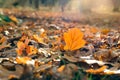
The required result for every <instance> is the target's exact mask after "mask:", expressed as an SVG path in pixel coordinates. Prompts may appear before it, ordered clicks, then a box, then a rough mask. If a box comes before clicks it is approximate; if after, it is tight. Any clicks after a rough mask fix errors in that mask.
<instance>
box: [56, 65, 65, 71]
mask: <svg viewBox="0 0 120 80" xmlns="http://www.w3.org/2000/svg"><path fill="white" fill-rule="evenodd" d="M64 69H65V65H62V66H60V67H59V68H58V69H57V71H58V72H62V71H63V70H64Z"/></svg>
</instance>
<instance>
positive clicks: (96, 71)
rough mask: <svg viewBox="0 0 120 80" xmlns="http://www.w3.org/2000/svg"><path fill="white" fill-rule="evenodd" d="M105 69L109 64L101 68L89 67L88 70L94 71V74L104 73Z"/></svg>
mask: <svg viewBox="0 0 120 80" xmlns="http://www.w3.org/2000/svg"><path fill="white" fill-rule="evenodd" d="M105 69H107V66H102V67H100V68H99V69H88V70H86V72H88V73H92V74H100V73H103V72H104V70H105Z"/></svg>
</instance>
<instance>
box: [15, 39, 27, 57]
mask: <svg viewBox="0 0 120 80" xmlns="http://www.w3.org/2000/svg"><path fill="white" fill-rule="evenodd" d="M25 47H26V46H25V44H24V43H23V42H22V41H18V42H17V49H16V52H17V54H18V55H21V54H22V51H23V50H24V49H25Z"/></svg>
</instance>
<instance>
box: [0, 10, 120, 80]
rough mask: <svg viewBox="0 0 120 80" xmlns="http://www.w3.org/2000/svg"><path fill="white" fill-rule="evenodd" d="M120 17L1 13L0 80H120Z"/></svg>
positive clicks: (116, 15) (8, 11)
mask: <svg viewBox="0 0 120 80" xmlns="http://www.w3.org/2000/svg"><path fill="white" fill-rule="evenodd" d="M119 56H120V13H119V12H115V13H104V14H100V13H90V12H89V13H84V14H83V13H74V12H45V11H44V12H43V11H29V10H17V9H0V80H113V79H114V80H120V75H119V74H120V64H119V62H120V57H119Z"/></svg>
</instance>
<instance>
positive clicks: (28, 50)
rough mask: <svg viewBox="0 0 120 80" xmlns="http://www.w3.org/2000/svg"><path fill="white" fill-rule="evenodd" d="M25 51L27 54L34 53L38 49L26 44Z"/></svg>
mask: <svg viewBox="0 0 120 80" xmlns="http://www.w3.org/2000/svg"><path fill="white" fill-rule="evenodd" d="M26 52H27V54H28V55H32V54H36V53H37V52H38V50H37V49H36V48H35V47H34V46H28V47H27V48H26Z"/></svg>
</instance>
